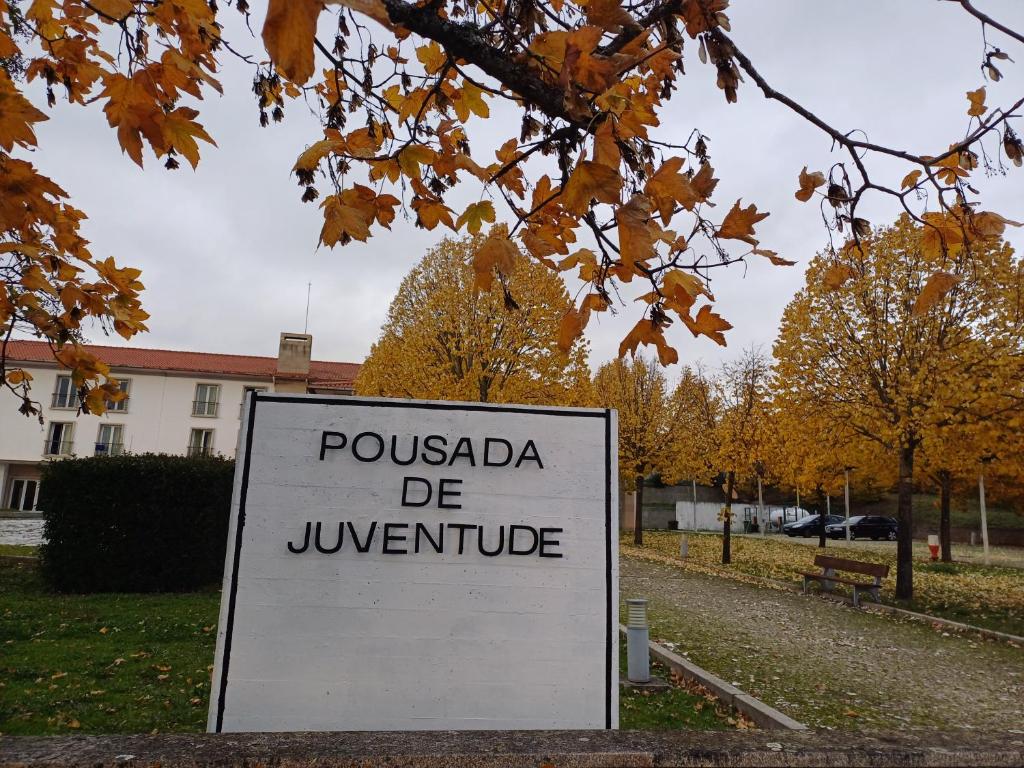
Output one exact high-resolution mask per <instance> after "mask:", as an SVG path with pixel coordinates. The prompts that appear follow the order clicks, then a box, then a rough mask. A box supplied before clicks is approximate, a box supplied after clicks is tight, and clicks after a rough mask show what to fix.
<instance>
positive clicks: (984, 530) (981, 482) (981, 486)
mask: <svg viewBox="0 0 1024 768" xmlns="http://www.w3.org/2000/svg"><path fill="white" fill-rule="evenodd" d="M994 458H995V456H983V457H982V459H981V471H980V472H979V473H978V502H979V505H978V506H979V507H980V509H981V551H982V562H983V563H984V564H985V565H988V564H989V556H988V516H987V514H986V510H985V465H986V464H988V463H989V462H990V461H992V460H993V459H994Z"/></svg>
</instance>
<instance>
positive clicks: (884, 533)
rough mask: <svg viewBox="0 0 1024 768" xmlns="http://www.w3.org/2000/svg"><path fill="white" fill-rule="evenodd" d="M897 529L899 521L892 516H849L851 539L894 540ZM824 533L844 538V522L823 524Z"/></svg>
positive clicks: (835, 537)
mask: <svg viewBox="0 0 1024 768" xmlns="http://www.w3.org/2000/svg"><path fill="white" fill-rule="evenodd" d="M897 530H899V522H897V520H896V519H895V518H893V517H881V516H880V515H857V516H856V517H851V518H850V538H851V539H871V540H872V541H878V539H888V540H889V541H896V531H897ZM825 534H826V535H827V536H828V537H829V538H830V539H844V538H846V524H845V523H844V522H840V523H839V524H838V525H827V526H825Z"/></svg>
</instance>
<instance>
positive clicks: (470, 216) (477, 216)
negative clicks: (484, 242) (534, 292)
mask: <svg viewBox="0 0 1024 768" xmlns="http://www.w3.org/2000/svg"><path fill="white" fill-rule="evenodd" d="M485 221H486V222H493V221H494V203H492V202H491V201H490V200H483V201H481V202H479V203H470V204H469V205H468V206H466V210H465V211H463V212H462V215H461V216H459V218H458V220H457V221H456V222H455V228H456V229H461V228H462V227H463V225H465V227H466V229H467V230H469V232H470V233H472V234H474V235H475V234H476V233H477V232H479V231H480V227H481V226H482V225H483V223H484V222H485Z"/></svg>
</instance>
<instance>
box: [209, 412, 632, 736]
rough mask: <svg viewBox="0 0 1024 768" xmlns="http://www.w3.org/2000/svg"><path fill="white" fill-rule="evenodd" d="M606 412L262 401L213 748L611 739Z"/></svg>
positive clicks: (238, 528)
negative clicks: (287, 734)
mask: <svg viewBox="0 0 1024 768" xmlns="http://www.w3.org/2000/svg"><path fill="white" fill-rule="evenodd" d="M616 439H617V438H616V417H615V413H614V411H606V410H596V409H582V408H540V407H530V406H490V405H483V404H469V403H441V402H429V401H408V400H374V399H365V398H345V397H323V396H316V395H286V394H267V393H257V394H256V395H255V396H254V397H253V399H252V400H250V402H249V405H248V410H247V416H246V417H245V419H244V424H243V429H242V430H241V434H240V435H239V451H238V464H237V468H236V472H235V487H234V496H233V501H232V511H231V525H230V531H229V534H228V552H227V559H226V565H225V573H224V591H223V597H222V599H221V611H220V623H219V629H218V635H217V656H216V663H215V667H214V675H213V691H212V696H211V701H210V714H209V723H208V728H209V730H210V731H214V732H222V731H309V730H393V729H402V730H430V729H506V728H508V729H527V728H616V727H618V631H617V626H618V542H617V522H618V503H617V502H618V488H617V481H618V480H617V476H616V466H617V461H616V453H617V448H616Z"/></svg>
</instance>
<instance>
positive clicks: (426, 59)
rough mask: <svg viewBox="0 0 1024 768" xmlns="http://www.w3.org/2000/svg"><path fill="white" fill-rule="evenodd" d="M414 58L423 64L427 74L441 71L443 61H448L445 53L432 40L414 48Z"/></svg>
mask: <svg viewBox="0 0 1024 768" xmlns="http://www.w3.org/2000/svg"><path fill="white" fill-rule="evenodd" d="M416 58H417V59H419V62H420V64H422V65H423V68H424V69H425V70H426V71H427V74H428V75H436V74H437V73H438V72H440V71H441V67H443V66H444V63H445V62H446V61H448V56H447V54H445V52H444V51H443V50H441V46H440V45H438V44H437V43H436V42H434V41H431V42H429V43H427V44H426V45H421V46H419V47H418V48H417V49H416Z"/></svg>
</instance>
